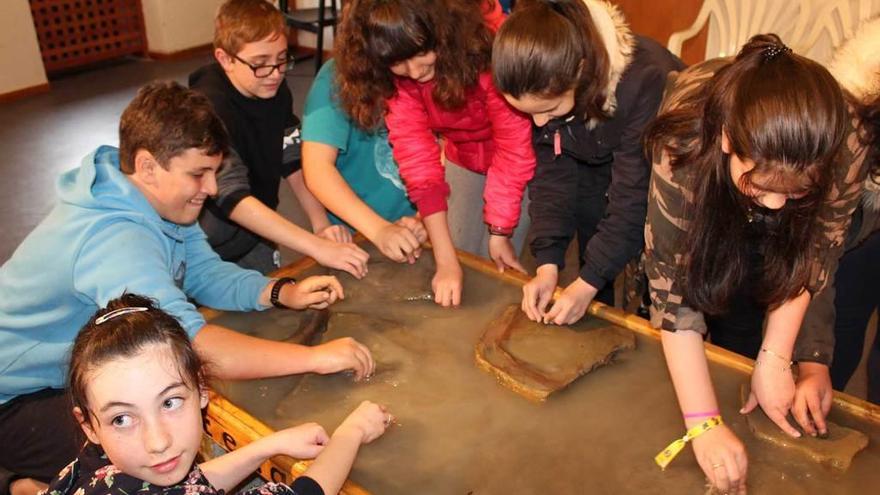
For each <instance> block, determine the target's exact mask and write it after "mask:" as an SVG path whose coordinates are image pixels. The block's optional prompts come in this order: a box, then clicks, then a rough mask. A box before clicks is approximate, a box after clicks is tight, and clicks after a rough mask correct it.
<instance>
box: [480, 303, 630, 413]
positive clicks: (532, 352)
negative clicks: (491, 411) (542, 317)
mask: <svg viewBox="0 0 880 495" xmlns="http://www.w3.org/2000/svg"><path fill="white" fill-rule="evenodd" d="M635 346H636V338H635V335H634V334H633V333H632V332H631V331H629V330H626V329H624V328H620V327H617V326H614V325H607V326H602V327H599V328H591V329H586V330H584V329H578V328H577V325H575V326H574V327H571V326H556V325H545V324H542V323H537V322H533V321H531V320H529V319H528V318H527V317H526V315H525V314H523V312H522V311H521V310H520V307H519V306H518V305H510V306H508V307H507V309H506V310H505V311H504V312H503V313H502V314H501V316H500V317H499V318H497V319H496V320H494V321H493V322H492V323H490V324H489V326H488V327H487V329H486V331H485V332H484V333H483V335H482V337H481V338H480V340H479V342H477V345H476V349H475V350H476V362H477V366H479V367H480V368H482V369H483V370H485V371H488V372H489V373H492V374H494V375H495V377H496V378H498V381H499V382H501V384H502V385H504V386H505V387H507V388H509V389H511V390H513V391H514V392H516V393H518V394H520V395H522V396H523V397H526V398H527V399H530V400H534V401H544V400H546V399H547V397H549V396H550V394H552V393H554V392H556V391H559V390H562V389H563V388H565V387H567V386H568V385H569V384H571V383H572V382H573V381H575V380H576V379H577V378H578V377H580V376H583V375H585V374H587V373H589V372H590V371H592V370H594V369H596V368H599V367H601V366H604V365H605V364H608V363H610V362H611V361H612V360H613V359H614V356H615V355H616V354H617V353H618V352H620V351H623V350H628V349H634V348H635Z"/></svg>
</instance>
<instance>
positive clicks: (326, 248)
mask: <svg viewBox="0 0 880 495" xmlns="http://www.w3.org/2000/svg"><path fill="white" fill-rule="evenodd" d="M313 257H314V258H315V261H317V262H318V263H320V264H321V266H326V267H328V268H335V269H337V270H342V271H344V272H348V273H350V274H351V276H353V277H354V278H356V279H361V278H364V276H365V275H366V274H367V261H369V259H370V255H369V254H368V253H367V252H366V251H364V250H363V249H361V248H360V247H358V246H357V245H356V244H352V243H351V242H349V243H340V242H331V241H326V240H322V245H321V246H320V247H319V249H318V250H317V252H316V253H315V255H314V256H313Z"/></svg>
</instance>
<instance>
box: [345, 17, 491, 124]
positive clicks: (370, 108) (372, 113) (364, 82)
mask: <svg viewBox="0 0 880 495" xmlns="http://www.w3.org/2000/svg"><path fill="white" fill-rule="evenodd" d="M485 4H486V2H485V0H479V1H475V0H353V1H352V2H350V3H349V5H348V6H347V7H346V9H345V12H344V13H343V15H342V20H341V22H340V24H339V29H338V41H337V43H338V45H337V50H336V54H337V55H336V80H337V83H338V86H339V92H338V94H339V102H340V105H341V106H342V108H343V110H345V112H346V113H347V114H348V115H349V116H350V117H351V118H352V120H353V121H354V122H356V123H357V124H358V125H359V126H360V127H362V128H364V129H374V128H376V127H377V126H378V125H380V124H381V123H382V119H384V118H385V112H386V110H387V107H386V100H387V99H388V98H391V97H392V96H394V94H395V86H394V77H395V76H394V74H392V73H391V70H390V67H391V66H392V65H394V64H396V63H399V62H402V61H404V60H407V59H409V58H412V57H414V56H416V55H418V54H421V53H425V52H429V51H433V52H434V53H435V54H436V55H437V61H436V63H435V76H434V78H435V81H436V85H435V86H434V90H433V94H432V96H433V98H434V101H435V102H436V103H437V104H438V105H440V106H441V107H443V108H447V109H454V108H458V107H460V106H462V105H463V104H464V102H465V93H466V90H467V89H468V88H469V87H471V86H473V85H474V84H476V82H477V79H478V77H479V74H480V72H482V71H485V70H487V69H488V68H489V62H490V58H491V54H492V34H491V32H490V31H489V28H488V27H486V25H485V23H484V22H483V12H482V10H483V9H484V8H485V7H484V6H485Z"/></svg>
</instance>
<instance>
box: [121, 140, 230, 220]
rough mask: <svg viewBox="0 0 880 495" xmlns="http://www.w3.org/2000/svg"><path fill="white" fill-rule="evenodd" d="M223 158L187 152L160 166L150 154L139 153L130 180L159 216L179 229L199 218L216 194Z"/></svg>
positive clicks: (194, 151)
mask: <svg viewBox="0 0 880 495" xmlns="http://www.w3.org/2000/svg"><path fill="white" fill-rule="evenodd" d="M222 161H223V156H222V155H206V154H205V153H204V152H202V151H201V150H198V149H195V148H190V149H188V150H186V151H184V152H183V153H181V154H180V155H178V156H176V157H174V158H171V159H170V160H168V164H167V167H163V166H161V165H160V164H159V163H158V161H157V160H156V158H155V157H153V155H152V154H151V153H149V152H148V151H145V150H138V151H137V153H136V154H135V173H134V174H132V175H131V176H129V177H130V178H131V180H132V181H133V182H134V183H135V185H136V186H137V187H138V189H140V191H141V192H142V193H144V196H146V198H147V201H149V202H150V204H151V205H152V206H153V208H154V209H155V210H156V212H157V213H159V216H160V217H162V218H164V219H165V220H168V221H169V222H174V223H176V224H178V225H190V224H192V223H194V222H195V221H196V220H198V218H199V213H200V212H201V211H202V206H203V205H204V204H205V200H207V199H208V197H209V196H214V195H215V194H217V169H219V168H220V164H221V163H222Z"/></svg>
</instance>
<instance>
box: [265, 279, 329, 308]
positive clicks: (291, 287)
mask: <svg viewBox="0 0 880 495" xmlns="http://www.w3.org/2000/svg"><path fill="white" fill-rule="evenodd" d="M337 299H345V292H343V290H342V284H340V283H339V280H336V277H333V276H330V275H321V276H316V277H309V278H306V279H303V280H300V281H299V282H297V283H295V284H288V285H285V286H284V288H282V289H281V294H280V295H279V300H280V301H281V303H282V304H284V305H285V306H287V307H288V308H293V309H306V308H311V309H324V308H326V307H327V306H330V305H331V304H333V303H335V302H336V300H337Z"/></svg>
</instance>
